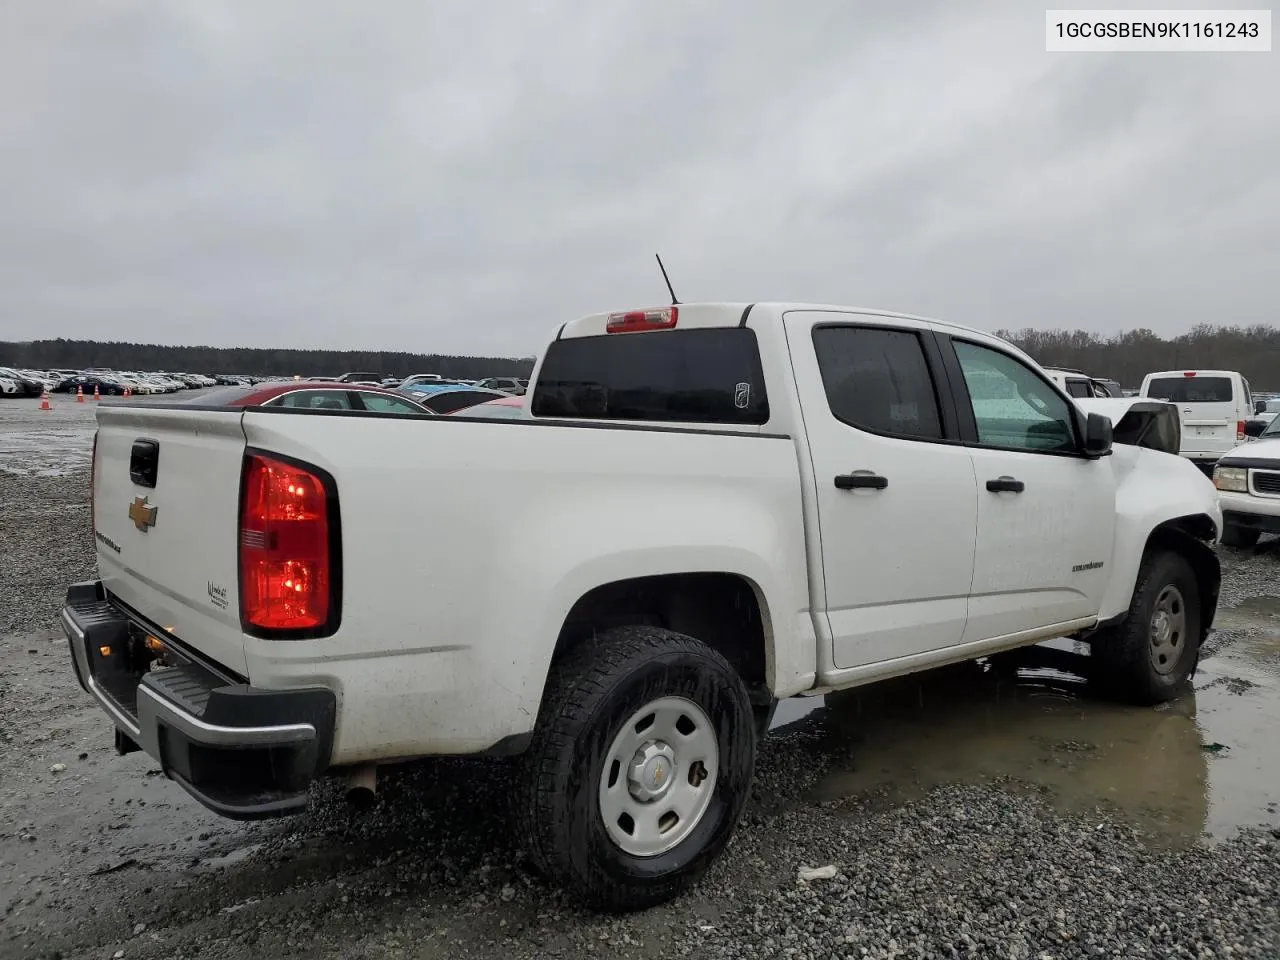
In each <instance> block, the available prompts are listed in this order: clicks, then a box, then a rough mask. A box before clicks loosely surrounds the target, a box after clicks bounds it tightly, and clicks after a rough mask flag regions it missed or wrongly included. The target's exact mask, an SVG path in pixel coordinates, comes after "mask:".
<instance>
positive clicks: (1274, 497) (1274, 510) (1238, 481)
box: [1213, 417, 1280, 547]
mask: <svg viewBox="0 0 1280 960" xmlns="http://www.w3.org/2000/svg"><path fill="white" fill-rule="evenodd" d="M1213 485H1214V486H1215V487H1217V488H1218V502H1219V504H1220V505H1221V506H1222V523H1223V528H1222V542H1223V543H1225V544H1226V545H1227V546H1229V547H1252V546H1253V545H1254V544H1255V543H1257V542H1258V538H1259V537H1260V536H1261V535H1262V534H1264V533H1277V534H1280V417H1275V418H1273V419H1272V420H1271V422H1270V423H1268V424H1267V425H1266V427H1264V428H1263V430H1262V432H1261V433H1260V434H1259V435H1258V438H1257V439H1256V440H1253V441H1251V442H1249V443H1244V444H1241V445H1240V446H1238V447H1236V448H1235V449H1234V450H1230V451H1228V452H1227V453H1226V454H1225V455H1224V456H1223V457H1222V458H1221V459H1219V460H1218V463H1217V465H1216V466H1215V467H1214V468H1213Z"/></svg>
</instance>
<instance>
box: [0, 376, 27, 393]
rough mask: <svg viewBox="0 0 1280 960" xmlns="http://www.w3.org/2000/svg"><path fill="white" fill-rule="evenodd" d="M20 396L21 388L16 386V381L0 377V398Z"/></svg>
mask: <svg viewBox="0 0 1280 960" xmlns="http://www.w3.org/2000/svg"><path fill="white" fill-rule="evenodd" d="M22 394H23V391H22V387H20V386H19V385H18V381H17V380H10V379H9V378H8V377H2V376H0V396H5V397H20V396H22Z"/></svg>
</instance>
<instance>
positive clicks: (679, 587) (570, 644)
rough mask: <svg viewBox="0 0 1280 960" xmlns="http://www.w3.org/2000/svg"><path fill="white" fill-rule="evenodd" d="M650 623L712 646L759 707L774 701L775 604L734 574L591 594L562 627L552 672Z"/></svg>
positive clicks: (598, 589)
mask: <svg viewBox="0 0 1280 960" xmlns="http://www.w3.org/2000/svg"><path fill="white" fill-rule="evenodd" d="M645 624H647V625H651V626H658V627H663V628H664V629H667V630H672V631H675V632H676V633H682V634H686V635H687V636H690V637H693V638H694V639H695V640H698V641H699V642H701V643H704V644H706V645H707V646H708V647H710V648H711V649H713V650H715V651H717V652H718V653H720V654H721V655H722V656H723V657H724V658H725V659H726V660H728V661H729V663H730V664H732V665H733V667H734V669H735V670H737V671H738V673H739V675H740V676H741V677H742V679H743V682H744V683H746V685H747V689H748V691H750V693H751V695H752V700H753V702H758V703H764V702H766V701H767V700H768V699H769V698H770V693H769V691H770V690H771V689H772V687H773V678H774V675H775V669H776V663H775V657H774V636H775V634H774V623H773V619H772V617H771V615H770V610H769V605H768V601H767V599H766V597H765V594H764V591H763V590H762V589H761V587H760V585H759V583H757V582H756V581H755V580H753V579H752V578H750V577H748V576H746V575H745V574H742V573H738V572H730V571H705V570H701V571H700V570H691V571H685V572H680V573H661V574H651V575H645V576H635V577H628V578H624V579H620V580H611V581H608V582H606V583H601V584H599V585H597V586H595V587H593V588H591V589H590V590H587V591H586V592H585V593H583V594H582V595H581V596H580V597H578V599H577V600H576V602H574V604H573V606H572V607H571V608H570V609H569V611H568V613H567V614H566V615H565V617H564V619H563V621H562V623H561V626H560V630H559V633H558V635H557V637H556V642H555V647H554V649H553V651H552V654H551V658H550V661H549V662H548V664H547V667H548V672H549V671H550V668H551V667H553V666H554V665H555V664H557V663H559V662H560V661H561V660H563V659H564V658H565V657H566V656H568V655H569V654H570V653H572V652H573V651H575V650H578V649H579V648H581V647H582V646H583V645H585V644H588V643H590V642H591V641H592V640H593V639H594V638H595V637H596V636H597V635H598V634H599V633H600V632H601V631H602V630H607V629H609V628H610V627H618V626H632V625H645ZM544 693H545V681H544Z"/></svg>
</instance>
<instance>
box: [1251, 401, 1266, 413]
mask: <svg viewBox="0 0 1280 960" xmlns="http://www.w3.org/2000/svg"><path fill="white" fill-rule="evenodd" d="M1253 412H1254V415H1255V416H1256V415H1257V414H1259V413H1266V412H1267V401H1265V400H1255V401H1253Z"/></svg>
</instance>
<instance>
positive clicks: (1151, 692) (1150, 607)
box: [1092, 550, 1201, 706]
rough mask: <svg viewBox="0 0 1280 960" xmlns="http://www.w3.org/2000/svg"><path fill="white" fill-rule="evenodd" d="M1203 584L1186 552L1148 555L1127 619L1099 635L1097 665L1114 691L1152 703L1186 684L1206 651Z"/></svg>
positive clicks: (1095, 643)
mask: <svg viewBox="0 0 1280 960" xmlns="http://www.w3.org/2000/svg"><path fill="white" fill-rule="evenodd" d="M1200 639H1201V632H1200V587H1199V584H1198V582H1197V581H1196V575H1195V571H1194V570H1192V569H1191V564H1190V563H1188V562H1187V559H1186V557H1184V556H1183V555H1182V554H1180V553H1175V552H1173V551H1171V550H1163V551H1152V552H1150V553H1148V554H1147V555H1146V557H1145V558H1144V559H1143V563H1142V567H1141V569H1140V570H1139V571H1138V581H1137V584H1136V586H1135V587H1134V590H1133V599H1132V600H1131V601H1130V604H1129V614H1128V616H1127V617H1126V618H1125V620H1124V622H1122V623H1121V624H1119V625H1118V626H1116V627H1112V628H1110V629H1108V630H1105V631H1103V632H1101V633H1099V634H1098V635H1097V636H1095V637H1094V638H1093V641H1092V647H1093V659H1094V661H1095V663H1094V671H1095V676H1096V678H1097V680H1098V681H1099V682H1100V684H1101V685H1102V686H1103V687H1104V688H1105V689H1106V690H1107V691H1108V692H1109V693H1110V694H1111V695H1113V696H1114V697H1116V698H1117V699H1120V700H1124V701H1127V702H1129V703H1136V704H1140V705H1144V706H1149V705H1152V704H1157V703H1164V702H1166V701H1168V700H1172V699H1174V698H1175V697H1176V696H1178V695H1179V694H1180V693H1181V692H1182V691H1183V690H1185V689H1186V685H1187V681H1188V680H1189V679H1190V678H1191V674H1192V672H1193V671H1194V670H1195V667H1196V662H1197V660H1198V658H1199V655H1200Z"/></svg>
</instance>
